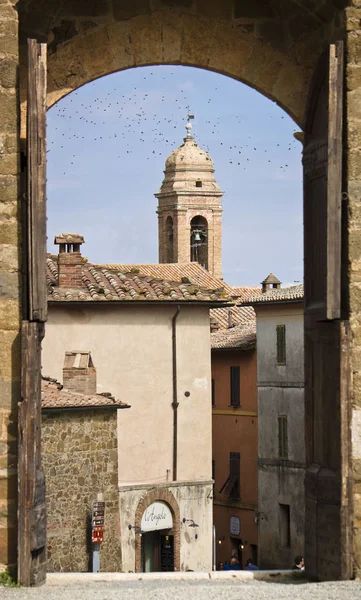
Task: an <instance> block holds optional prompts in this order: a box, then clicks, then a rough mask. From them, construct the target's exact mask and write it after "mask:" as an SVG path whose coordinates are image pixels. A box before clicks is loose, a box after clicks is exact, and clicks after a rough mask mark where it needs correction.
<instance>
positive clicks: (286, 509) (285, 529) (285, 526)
mask: <svg viewBox="0 0 361 600" xmlns="http://www.w3.org/2000/svg"><path fill="white" fill-rule="evenodd" d="M279 507H280V516H279V519H280V521H279V526H280V546H281V547H283V548H289V547H290V545H291V522H290V506H289V504H280V505H279Z"/></svg>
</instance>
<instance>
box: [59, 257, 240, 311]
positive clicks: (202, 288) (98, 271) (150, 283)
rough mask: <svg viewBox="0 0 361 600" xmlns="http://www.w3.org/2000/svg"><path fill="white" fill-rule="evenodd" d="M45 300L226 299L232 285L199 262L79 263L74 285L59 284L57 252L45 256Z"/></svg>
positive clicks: (205, 300) (217, 300) (227, 299)
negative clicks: (214, 275)
mask: <svg viewBox="0 0 361 600" xmlns="http://www.w3.org/2000/svg"><path fill="white" fill-rule="evenodd" d="M47 284H48V300H50V301H55V302H66V301H69V302H70V301H97V302H105V301H108V302H109V301H110V302H111V301H118V302H119V301H127V302H128V301H144V300H147V301H159V300H164V301H174V302H179V301H183V302H184V301H193V302H194V301H199V302H208V303H209V302H212V303H213V302H220V303H221V302H227V301H229V300H230V291H231V288H230V287H229V286H227V284H225V283H223V281H220V280H218V279H215V278H214V277H212V275H210V274H209V273H208V271H206V270H205V269H203V267H201V266H200V265H199V264H198V263H189V264H188V263H185V264H154V265H93V264H90V263H87V262H84V263H83V264H82V277H81V283H80V284H79V285H78V287H77V288H76V289H73V288H71V289H68V288H59V287H58V268H57V256H54V255H48V258H47Z"/></svg>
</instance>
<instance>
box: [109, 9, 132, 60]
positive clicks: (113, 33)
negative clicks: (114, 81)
mask: <svg viewBox="0 0 361 600" xmlns="http://www.w3.org/2000/svg"><path fill="white" fill-rule="evenodd" d="M106 31H107V35H108V38H109V42H110V45H111V47H112V52H113V56H114V60H115V65H116V68H118V69H127V68H128V67H133V66H134V64H135V58H134V48H133V42H132V38H131V35H130V23H129V22H128V21H125V22H123V23H122V22H121V23H116V24H115V25H109V26H108V27H107V28H106Z"/></svg>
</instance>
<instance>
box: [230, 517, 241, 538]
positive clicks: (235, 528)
mask: <svg viewBox="0 0 361 600" xmlns="http://www.w3.org/2000/svg"><path fill="white" fill-rule="evenodd" d="M229 529H230V533H231V535H240V533H241V520H240V518H239V517H231V518H230V521H229Z"/></svg>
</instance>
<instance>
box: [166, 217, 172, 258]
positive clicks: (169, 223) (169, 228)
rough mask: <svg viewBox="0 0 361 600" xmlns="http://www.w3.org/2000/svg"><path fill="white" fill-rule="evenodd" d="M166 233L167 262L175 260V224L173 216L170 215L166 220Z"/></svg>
mask: <svg viewBox="0 0 361 600" xmlns="http://www.w3.org/2000/svg"><path fill="white" fill-rule="evenodd" d="M165 233H166V260H165V262H167V263H172V262H174V226H173V219H172V217H170V216H168V217H167V219H166V222H165Z"/></svg>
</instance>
